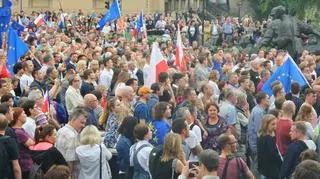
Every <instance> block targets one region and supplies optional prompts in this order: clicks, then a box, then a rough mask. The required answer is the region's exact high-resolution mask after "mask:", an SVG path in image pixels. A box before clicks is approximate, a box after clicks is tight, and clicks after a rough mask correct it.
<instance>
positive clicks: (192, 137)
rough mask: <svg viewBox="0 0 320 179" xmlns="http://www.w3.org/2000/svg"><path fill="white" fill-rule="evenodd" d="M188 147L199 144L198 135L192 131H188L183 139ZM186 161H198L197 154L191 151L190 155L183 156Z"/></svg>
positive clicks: (191, 147)
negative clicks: (187, 135)
mask: <svg viewBox="0 0 320 179" xmlns="http://www.w3.org/2000/svg"><path fill="white" fill-rule="evenodd" d="M184 141H185V142H186V144H187V145H188V146H189V148H190V149H194V148H195V147H196V146H197V145H200V141H199V140H198V137H197V136H196V134H195V133H194V132H193V131H191V130H190V131H189V137H188V138H186V139H185V140H184ZM185 157H186V160H188V161H199V159H198V156H194V155H193V154H192V152H191V154H190V156H185Z"/></svg>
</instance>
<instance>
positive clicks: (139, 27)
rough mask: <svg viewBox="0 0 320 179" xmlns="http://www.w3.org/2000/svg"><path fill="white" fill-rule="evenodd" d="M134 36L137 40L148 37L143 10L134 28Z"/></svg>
mask: <svg viewBox="0 0 320 179" xmlns="http://www.w3.org/2000/svg"><path fill="white" fill-rule="evenodd" d="M133 36H134V38H135V39H136V40H137V41H139V40H140V39H141V40H144V39H147V30H146V24H145V23H144V19H143V12H141V14H140V16H139V18H138V20H137V23H136V26H135V28H134V30H133Z"/></svg>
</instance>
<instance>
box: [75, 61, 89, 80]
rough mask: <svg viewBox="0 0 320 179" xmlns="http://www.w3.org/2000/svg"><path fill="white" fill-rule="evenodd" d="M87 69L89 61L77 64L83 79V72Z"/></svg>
mask: <svg viewBox="0 0 320 179" xmlns="http://www.w3.org/2000/svg"><path fill="white" fill-rule="evenodd" d="M86 69H87V61H85V60H79V61H78V62H77V69H76V70H77V72H78V73H79V74H80V77H81V78H82V75H83V72H84V71H85V70H86Z"/></svg>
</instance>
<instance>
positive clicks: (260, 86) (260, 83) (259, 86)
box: [257, 80, 266, 92]
mask: <svg viewBox="0 0 320 179" xmlns="http://www.w3.org/2000/svg"><path fill="white" fill-rule="evenodd" d="M265 82H266V81H264V80H261V81H260V82H259V84H258V86H257V92H260V91H261V89H262V86H263V85H264V83H265Z"/></svg>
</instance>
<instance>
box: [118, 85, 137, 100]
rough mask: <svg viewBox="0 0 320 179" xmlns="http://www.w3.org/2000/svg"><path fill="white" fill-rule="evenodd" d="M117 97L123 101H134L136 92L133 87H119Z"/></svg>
mask: <svg viewBox="0 0 320 179" xmlns="http://www.w3.org/2000/svg"><path fill="white" fill-rule="evenodd" d="M115 96H116V97H117V98H120V99H123V100H128V101H132V100H133V97H134V90H133V88H132V87H131V86H123V87H119V88H117V89H116V90H115Z"/></svg>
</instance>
